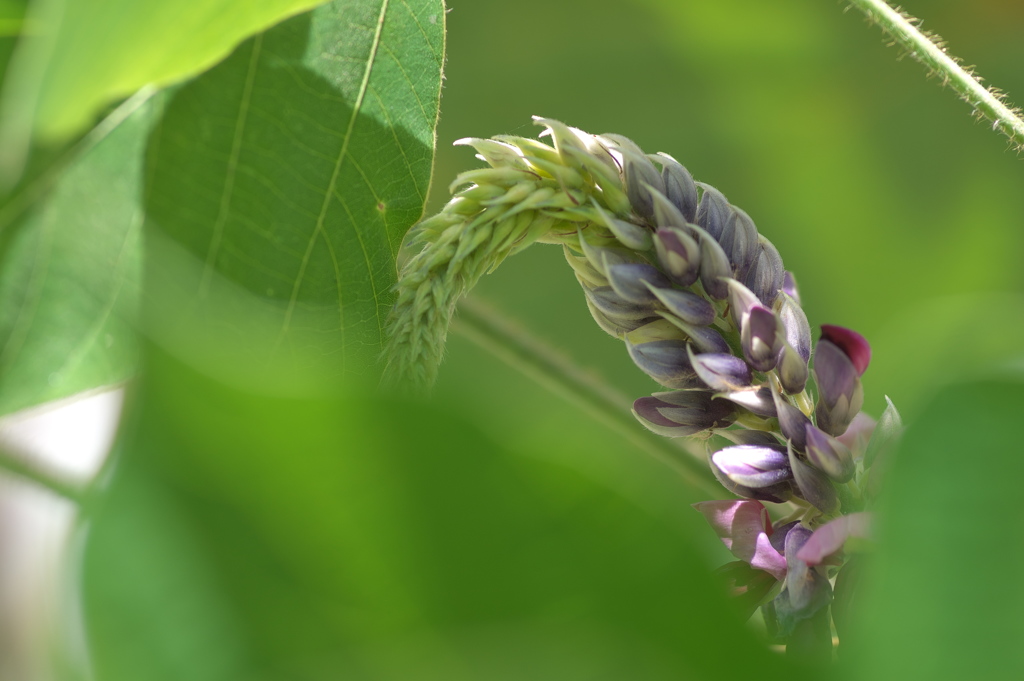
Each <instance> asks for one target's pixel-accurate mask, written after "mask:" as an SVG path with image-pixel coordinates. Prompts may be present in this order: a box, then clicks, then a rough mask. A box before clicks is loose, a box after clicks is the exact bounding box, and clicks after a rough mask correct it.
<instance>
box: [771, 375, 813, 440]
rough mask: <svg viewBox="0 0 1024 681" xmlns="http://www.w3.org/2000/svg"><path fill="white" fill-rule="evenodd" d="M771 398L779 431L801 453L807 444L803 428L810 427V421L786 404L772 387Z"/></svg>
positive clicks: (800, 412)
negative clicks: (776, 415)
mask: <svg viewBox="0 0 1024 681" xmlns="http://www.w3.org/2000/svg"><path fill="white" fill-rule="evenodd" d="M772 398H773V399H774V400H775V411H776V412H777V413H778V416H779V430H781V431H782V434H783V435H784V436H785V437H786V439H788V440H789V441H790V442H791V443H793V447H794V448H796V450H797V451H801V452H802V451H803V450H804V446H805V445H806V442H807V436H806V433H805V432H804V428H806V427H807V426H810V425H811V420H810V419H809V418H807V416H805V415H804V413H803V412H802V411H800V410H799V409H797V408H796V407H794V406H793V405H792V404H790V403H789V402H787V401H786V400H785V399H783V397H782V396H781V395H779V393H778V391H777V390H775V388H774V386H773V387H772Z"/></svg>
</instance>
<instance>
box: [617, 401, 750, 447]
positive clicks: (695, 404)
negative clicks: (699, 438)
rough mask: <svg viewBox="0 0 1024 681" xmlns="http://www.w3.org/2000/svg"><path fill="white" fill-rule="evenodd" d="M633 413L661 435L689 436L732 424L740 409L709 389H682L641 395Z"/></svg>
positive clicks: (646, 425) (641, 421) (647, 426)
mask: <svg viewBox="0 0 1024 681" xmlns="http://www.w3.org/2000/svg"><path fill="white" fill-rule="evenodd" d="M633 415H634V416H636V418H637V420H638V421H640V423H642V424H643V425H644V426H645V427H646V428H647V429H648V430H652V431H654V432H655V433H658V434H659V435H664V436H665V437H686V436H688V435H694V434H696V433H699V432H701V431H703V430H707V429H709V428H724V427H726V426H728V425H729V424H730V423H732V422H733V420H735V418H736V409H735V407H733V405H731V404H729V403H728V402H726V401H725V400H716V399H713V397H712V394H711V393H710V392H707V391H705V390H679V391H674V392H667V393H655V394H654V395H651V396H650V397H641V398H640V399H638V400H636V401H635V402H634V403H633Z"/></svg>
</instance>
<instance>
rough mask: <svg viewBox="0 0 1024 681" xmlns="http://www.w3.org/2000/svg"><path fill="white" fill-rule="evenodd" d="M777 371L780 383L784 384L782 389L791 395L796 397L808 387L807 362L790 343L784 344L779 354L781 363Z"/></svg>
mask: <svg viewBox="0 0 1024 681" xmlns="http://www.w3.org/2000/svg"><path fill="white" fill-rule="evenodd" d="M776 369H777V370H778V373H779V382H780V383H782V389H783V390H785V391H786V392H787V393H789V394H790V395H796V394H797V393H799V392H801V391H802V390H803V389H804V387H806V385H807V378H808V376H809V370H808V369H807V360H805V359H804V358H802V357H801V356H800V354H799V353H798V352H797V351H796V350H794V349H793V346H792V345H790V344H789V343H783V344H782V350H781V351H780V352H779V363H778V366H777V367H776Z"/></svg>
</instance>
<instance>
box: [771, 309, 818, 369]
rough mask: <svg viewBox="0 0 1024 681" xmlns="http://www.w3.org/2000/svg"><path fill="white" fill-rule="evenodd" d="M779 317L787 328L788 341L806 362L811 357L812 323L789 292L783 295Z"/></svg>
mask: <svg viewBox="0 0 1024 681" xmlns="http://www.w3.org/2000/svg"><path fill="white" fill-rule="evenodd" d="M784 293H785V292H784ZM779 319H781V320H782V325H783V326H784V327H785V328H786V342H788V343H789V344H790V345H791V346H793V349H794V350H796V352H797V354H798V355H800V357H801V358H802V359H803V360H804V363H805V364H806V363H807V362H808V361H809V360H810V359H811V325H810V324H808V323H807V315H806V314H804V310H803V308H802V307H800V304H799V303H798V302H797V301H796V299H795V298H793V297H792V296H790V295H788V294H786V295H784V296H782V304H781V305H780V306H779Z"/></svg>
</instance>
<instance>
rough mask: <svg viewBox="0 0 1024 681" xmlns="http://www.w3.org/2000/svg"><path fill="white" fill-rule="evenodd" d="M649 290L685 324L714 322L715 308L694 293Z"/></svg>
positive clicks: (660, 288)
mask: <svg viewBox="0 0 1024 681" xmlns="http://www.w3.org/2000/svg"><path fill="white" fill-rule="evenodd" d="M613 285H614V284H613ZM650 289H651V290H650V292H651V294H652V295H654V296H656V297H657V299H658V300H659V301H661V303H662V305H664V306H665V307H666V308H667V309H668V311H669V312H671V313H672V314H674V315H675V316H676V317H679V318H680V319H682V320H683V321H684V322H686V323H687V324H693V325H694V326H707V325H708V324H710V323H711V322H713V321H715V316H716V312H715V306H714V305H712V304H711V303H709V302H708V301H707V300H705V299H704V298H701V297H700V296H698V295H697V294H695V293H690V292H689V291H680V290H678V289H674V288H663V287H658V288H655V287H654V286H651V287H650Z"/></svg>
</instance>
